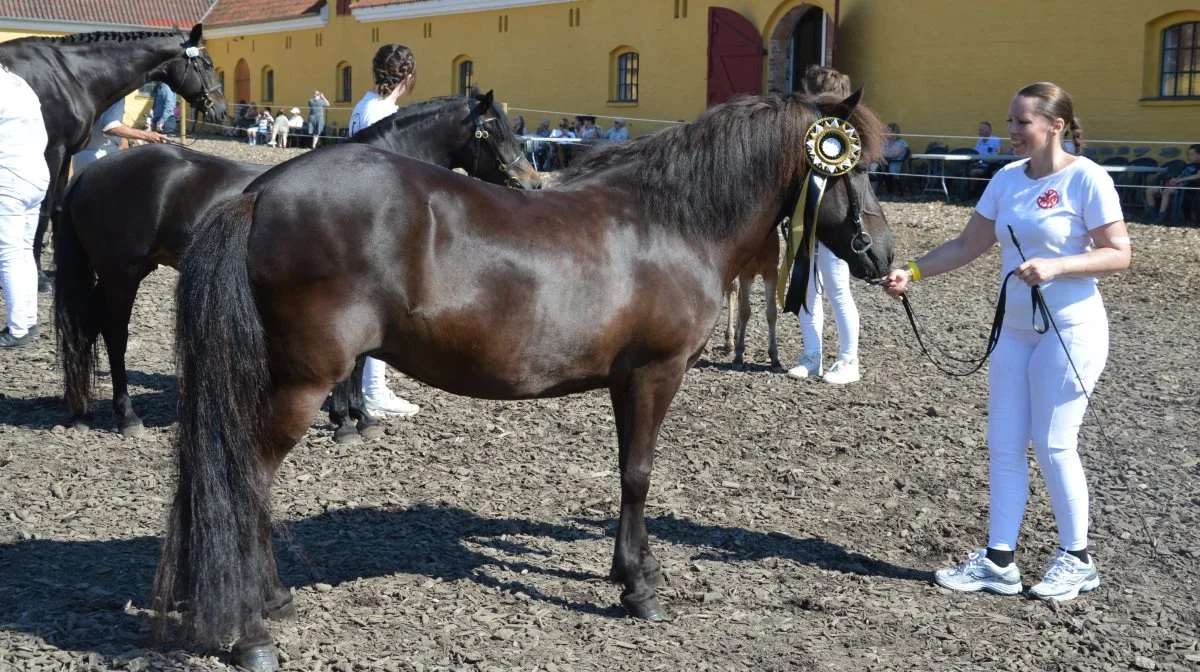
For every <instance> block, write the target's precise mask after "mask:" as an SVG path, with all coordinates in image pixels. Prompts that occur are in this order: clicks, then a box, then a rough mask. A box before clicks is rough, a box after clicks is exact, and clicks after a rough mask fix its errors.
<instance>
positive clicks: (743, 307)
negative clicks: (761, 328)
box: [733, 275, 754, 365]
mask: <svg viewBox="0 0 1200 672" xmlns="http://www.w3.org/2000/svg"><path fill="white" fill-rule="evenodd" d="M753 286H754V276H753V275H749V276H746V275H743V276H742V277H741V278H740V279H739V280H738V295H737V301H738V325H737V345H736V346H735V350H734V354H733V363H734V364H738V365H740V364H742V361H743V359H744V358H745V355H746V325H747V324H749V323H750V288H751V287H753Z"/></svg>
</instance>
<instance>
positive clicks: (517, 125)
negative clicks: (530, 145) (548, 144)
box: [513, 114, 526, 135]
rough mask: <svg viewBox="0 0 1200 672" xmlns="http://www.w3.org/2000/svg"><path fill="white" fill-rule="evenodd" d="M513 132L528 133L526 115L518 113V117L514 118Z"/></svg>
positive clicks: (518, 133)
mask: <svg viewBox="0 0 1200 672" xmlns="http://www.w3.org/2000/svg"><path fill="white" fill-rule="evenodd" d="M513 133H516V134H517V135H526V132H525V117H523V116H521V115H519V114H518V115H517V118H516V119H514V120H513Z"/></svg>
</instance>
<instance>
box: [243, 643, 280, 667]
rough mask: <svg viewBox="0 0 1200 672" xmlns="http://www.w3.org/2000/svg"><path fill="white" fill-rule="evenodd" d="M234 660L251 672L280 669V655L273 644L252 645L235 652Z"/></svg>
mask: <svg viewBox="0 0 1200 672" xmlns="http://www.w3.org/2000/svg"><path fill="white" fill-rule="evenodd" d="M233 662H234V664H236V665H237V666H238V667H244V668H246V669H247V670H250V672H275V671H276V670H278V669H279V656H277V655H276V654H275V647H274V646H273V645H271V644H266V645H260V646H251V647H248V648H245V649H241V650H235V651H234V652H233Z"/></svg>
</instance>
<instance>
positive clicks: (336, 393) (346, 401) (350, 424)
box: [329, 378, 361, 445]
mask: <svg viewBox="0 0 1200 672" xmlns="http://www.w3.org/2000/svg"><path fill="white" fill-rule="evenodd" d="M352 387H353V378H347V379H346V380H343V381H342V382H340V383H338V384H337V385H335V386H334V388H333V394H332V395H330V397H329V421H330V422H332V423H333V428H334V429H333V440H334V441H335V442H337V443H344V444H347V445H354V444H357V443H361V439H360V438H359V436H358V428H357V427H355V426H354V421H353V420H352V419H351V417H350V412H351V401H350V395H351V388H352Z"/></svg>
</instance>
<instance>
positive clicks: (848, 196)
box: [805, 87, 894, 279]
mask: <svg viewBox="0 0 1200 672" xmlns="http://www.w3.org/2000/svg"><path fill="white" fill-rule="evenodd" d="M862 94H863V89H862V88H861V87H860V88H859V89H858V90H857V91H855V92H854V93H852V94H850V96H849V97H848V98H846V99H844V100H841V101H839V102H829V101H822V104H820V108H821V113H822V115H823V116H824V117H825V120H840V121H841V122H844V123H842V124H838V123H836V121H824V120H822V121H818V122H816V123H815V124H814V125H813V127H812V128H810V132H809V134H808V136H807V137H806V143H805V144H806V147H807V146H809V143H812V144H811V147H810V148H809V162H810V171H811V173H815V174H816V175H817V176H820V177H824V178H825V193H824V198H822V199H821V202H820V208H819V209H818V210H817V216H816V225H817V229H816V236H817V239H818V240H820V241H821V242H822V243H823V244H824V245H825V247H828V248H829V249H830V251H832V252H833V253H834V254H836V255H837V256H838V257H840V258H842V259H844V260H845V261H846V263H847V264H848V265H849V266H850V273H851V275H853V276H854V277H856V278H862V279H873V278H880V277H883V276H884V275H886V274H887V272H888V271H889V270H890V269H891V265H892V258H893V256H894V250H893V248H892V235H891V231H890V230H889V229H888V223H887V218H886V217H884V215H883V208H882V207H881V206H880V205H879V200H878V199H877V198H876V197H875V191H874V190H873V189H872V188H871V182H870V179H869V178H868V176H867V171H868V165H869V161H868V160H865V159H866V158H869V157H873V156H874V154H875V153H878V152H879V151H880V150H879V147H877V146H870V147H864V146H863V143H864V142H868V143H872V144H874V143H877V142H878V137H879V136H878V133H877V129H878V127H879V122H878V120H877V119H876V118H875V116H874V114H872V113H871V111H870V110H868V109H867V108H866V107H865V106H859V101H860V100H861V99H862ZM868 155H869V156H868Z"/></svg>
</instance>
